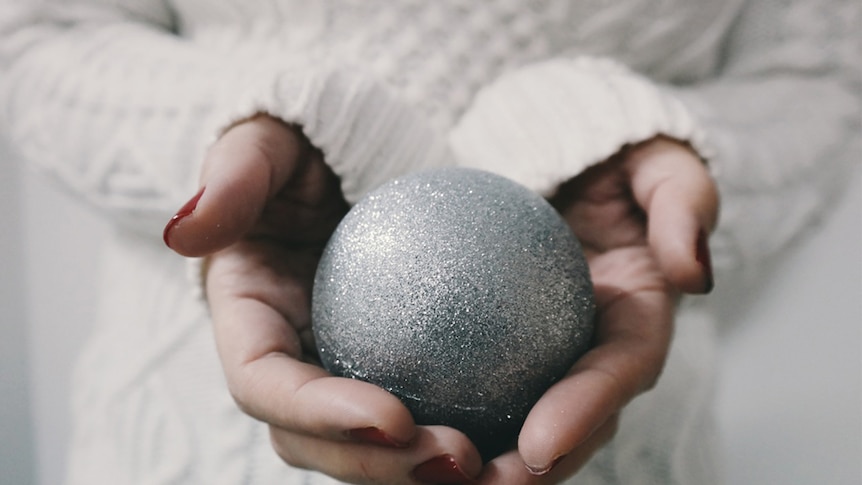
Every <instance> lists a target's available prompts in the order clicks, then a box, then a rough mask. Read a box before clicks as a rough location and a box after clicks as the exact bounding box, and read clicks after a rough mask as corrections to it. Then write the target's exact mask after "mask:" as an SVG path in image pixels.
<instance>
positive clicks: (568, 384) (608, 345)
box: [518, 248, 673, 470]
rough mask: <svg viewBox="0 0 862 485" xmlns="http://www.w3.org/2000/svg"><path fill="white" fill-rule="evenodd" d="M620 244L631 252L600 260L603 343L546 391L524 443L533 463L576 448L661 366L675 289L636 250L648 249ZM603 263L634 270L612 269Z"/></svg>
mask: <svg viewBox="0 0 862 485" xmlns="http://www.w3.org/2000/svg"><path fill="white" fill-rule="evenodd" d="M620 251H622V252H624V253H625V254H623V255H622V256H620V255H616V256H615V255H614V254H606V255H602V256H599V257H597V258H596V261H594V262H593V269H594V270H595V273H596V277H595V281H594V284H595V293H596V300H597V305H598V309H599V318H600V320H599V324H598V326H597V330H596V331H597V335H596V346H595V347H594V348H593V349H592V350H590V351H589V352H588V353H587V354H585V355H584V356H583V357H582V358H581V359H580V360H579V361H578V362H577V363H576V364H575V366H574V367H573V368H572V370H571V371H570V372H569V374H568V375H566V376H565V377H564V378H563V379H562V380H561V381H559V382H558V383H556V384H555V385H554V386H552V387H551V388H550V389H549V390H548V391H547V392H546V393H545V394H544V395H543V396H542V398H541V399H540V400H539V401H538V402H537V403H536V405H535V406H534V407H533V409H532V410H531V411H530V414H529V415H528V416H527V419H526V421H525V423H524V426H523V428H522V430H521V434H520V436H519V439H518V450H519V451H520V453H521V456H522V457H523V459H524V462H525V463H526V464H527V465H529V466H530V467H531V468H532V469H534V470H545V469H547V468H548V467H550V466H551V464H552V463H554V461H555V460H557V459H558V458H559V457H561V456H566V455H568V454H569V453H571V452H572V450H574V449H575V448H576V447H577V446H579V445H580V444H582V443H584V442H585V441H586V440H587V439H588V438H589V437H590V436H591V435H592V434H593V433H594V432H595V431H596V430H597V429H598V428H599V427H600V426H601V425H602V424H603V423H605V422H607V421H608V419H610V417H611V416H612V415H614V414H617V413H618V412H619V411H620V410H621V409H622V408H623V407H624V406H625V405H626V404H628V402H629V401H631V400H632V399H633V398H634V397H635V396H637V395H638V394H640V393H641V392H644V391H645V390H647V389H649V388H650V387H651V386H652V385H654V383H655V382H656V380H657V379H658V376H659V374H660V373H661V370H662V367H663V365H664V360H665V358H666V355H667V351H668V348H669V345H670V339H671V334H672V318H673V315H672V299H671V295H670V293H669V291H668V289H667V288H665V287H662V283H661V282H662V281H663V280H662V279H661V278H660V277H657V276H655V275H654V273H655V272H657V271H658V270H657V269H655V268H649V267H648V266H649V258H645V257H643V255H639V254H637V253H638V252H644V251H647V250H646V249H645V248H631V249H620V250H617V252H620ZM603 265H614V266H619V267H620V268H622V269H629V270H630V271H629V272H628V273H627V272H624V271H617V272H608V271H607V270H606V269H604V268H601V267H602V266H603ZM605 274H613V275H614V276H613V280H610V279H609V278H605V277H604V276H603V275H605ZM649 274H653V276H648V275H649Z"/></svg>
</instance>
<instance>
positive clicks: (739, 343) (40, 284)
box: [0, 153, 862, 485]
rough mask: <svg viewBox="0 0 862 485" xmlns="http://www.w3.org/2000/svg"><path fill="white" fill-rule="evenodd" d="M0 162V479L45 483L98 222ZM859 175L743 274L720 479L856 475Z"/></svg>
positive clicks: (861, 437)
mask: <svg viewBox="0 0 862 485" xmlns="http://www.w3.org/2000/svg"><path fill="white" fill-rule="evenodd" d="M0 167H2V170H0V208H2V211H0V263H2V264H0V484H3V485H7V484H8V485H19V484H20V485H25V484H30V483H33V484H40V485H57V484H59V483H61V481H62V476H63V470H64V453H65V450H64V448H65V445H66V442H67V439H68V433H69V424H68V408H67V406H68V395H69V384H68V378H69V374H70V372H71V368H72V365H73V362H74V359H75V355H76V353H77V351H78V349H79V348H80V346H81V344H82V342H83V341H84V339H85V338H86V335H87V332H88V328H89V322H90V318H91V315H92V313H93V301H94V298H95V294H94V290H93V277H94V272H95V271H96V268H97V252H98V249H99V240H100V235H102V234H104V233H105V231H106V230H107V228H106V227H105V226H104V225H103V223H102V222H101V221H100V220H99V219H98V218H97V217H96V216H95V215H93V214H92V213H90V212H88V211H87V210H85V209H83V208H82V207H80V206H79V205H78V204H77V203H76V202H74V200H73V199H72V198H70V197H69V196H68V195H66V194H64V193H62V192H59V191H57V190H56V189H55V188H54V187H53V186H50V185H49V184H47V183H45V182H44V181H43V180H41V179H39V178H37V177H35V176H33V174H29V173H27V174H22V173H20V171H19V170H16V168H15V166H14V165H13V164H12V163H11V161H10V160H8V157H4V156H3V154H2V153H0ZM860 180H862V178H860V177H859V176H856V177H855V178H854V181H853V184H852V190H851V191H850V193H849V195H848V197H845V198H844V199H843V201H842V204H841V205H840V207H838V208H837V211H836V212H835V213H834V215H833V217H831V218H829V219H828V220H826V221H825V223H824V225H823V226H822V227H820V228H819V230H818V231H817V232H816V233H815V234H814V235H813V236H812V237H810V238H808V239H807V240H806V241H804V243H803V244H801V245H799V246H798V247H796V248H795V249H794V250H793V251H792V253H791V255H790V260H789V261H788V262H786V264H784V265H781V266H780V267H778V268H777V269H776V271H774V272H771V273H770V274H769V275H768V276H765V277H764V278H763V279H762V281H758V282H757V283H758V286H760V287H761V289H762V292H761V293H758V298H756V299H755V298H748V299H745V300H744V303H745V305H743V306H742V307H740V306H739V305H737V304H732V305H729V306H728V307H727V315H728V316H729V317H732V318H733V319H734V320H735V322H734V324H733V327H732V328H731V329H730V330H727V331H726V332H724V335H723V338H724V341H725V345H724V349H723V353H722V356H723V366H722V367H723V369H722V371H723V374H722V379H721V380H720V382H719V400H718V403H719V418H720V423H721V425H722V430H723V434H724V436H723V440H724V443H725V446H724V448H725V455H726V459H727V466H726V473H727V478H728V480H727V482H728V485H748V484H752V485H771V484H780V485H811V484H815V485H859V484H862V468H861V467H862V465H860V463H862V398H860V387H862V356H860V347H862V336H860V327H862V303H860V302H862V182H860ZM94 485H102V484H94ZM106 485H107V484H106ZM111 485H113V484H111ZM118 485H119V484H118ZM692 485H697V484H692Z"/></svg>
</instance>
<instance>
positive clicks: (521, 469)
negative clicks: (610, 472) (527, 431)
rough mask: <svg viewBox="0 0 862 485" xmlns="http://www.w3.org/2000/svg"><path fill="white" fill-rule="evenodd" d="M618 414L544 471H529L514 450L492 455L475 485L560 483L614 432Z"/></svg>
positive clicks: (593, 453) (587, 459) (578, 467)
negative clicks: (492, 457)
mask: <svg viewBox="0 0 862 485" xmlns="http://www.w3.org/2000/svg"><path fill="white" fill-rule="evenodd" d="M618 423H619V419H618V416H616V415H614V416H611V418H610V419H608V420H607V421H606V422H605V423H603V424H602V425H601V426H600V427H599V428H598V429H597V430H596V431H595V432H594V433H593V434H592V435H590V437H589V438H587V440H586V441H584V442H583V443H581V444H580V445H579V446H578V447H577V448H575V449H574V450H572V451H571V452H569V453H568V454H567V455H564V456H560V457H559V458H558V459H557V460H556V461H554V462H553V463H552V466H551V467H550V468H549V469H547V470H531V469H530V468H528V467H527V466H526V465H525V464H524V460H523V459H522V458H521V455H520V454H519V453H518V451H517V450H513V451H510V452H508V453H506V454H504V455H501V456H499V457H497V458H495V459H494V460H493V461H491V462H490V463H488V464H487V465H485V468H484V470H483V471H482V475H481V476H480V477H479V482H478V483H479V484H482V485H485V484H487V485H542V484H548V485H551V484H556V483H560V482H562V481H563V480H565V479H566V478H569V477H571V476H572V475H574V474H575V473H577V472H578V470H580V469H581V468H583V466H584V465H585V464H586V463H587V462H588V461H589V460H590V458H592V457H593V455H595V453H596V452H597V451H598V450H599V449H601V447H602V446H604V445H606V444H607V443H608V442H609V441H610V440H611V439H612V438H613V436H614V434H616V430H617V425H618Z"/></svg>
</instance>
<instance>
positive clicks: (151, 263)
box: [0, 0, 860, 485]
mask: <svg viewBox="0 0 862 485" xmlns="http://www.w3.org/2000/svg"><path fill="white" fill-rule="evenodd" d="M858 26H859V5H858V2H856V1H853V0H751V1H745V0H728V1H724V2H715V1H708V0H666V1H662V2H658V1H654V0H619V1H614V2H606V1H599V0H589V1H573V0H539V1H532V0H489V1H483V2H476V1H472V0H442V1H420V0H400V1H389V0H364V1H349V0H316V1H313V2H309V1H301V0H245V1H239V0H112V1H103V0H55V1H52V0H45V1H31V0H0V128H2V133H3V135H4V137H6V138H7V139H8V141H9V142H10V145H11V147H12V148H13V150H14V151H15V152H16V153H17V154H18V155H20V157H21V158H22V159H23V160H25V161H26V162H27V163H30V164H31V165H32V166H34V167H38V168H39V169H40V170H42V171H43V172H45V173H47V174H48V175H49V176H51V177H53V178H54V179H56V180H58V181H59V182H60V183H61V184H62V185H63V186H64V187H66V188H68V189H69V190H71V191H73V192H74V193H75V194H78V195H79V196H80V197H81V198H82V199H83V200H85V201H87V202H88V203H89V204H91V205H92V206H93V207H94V208H95V209H96V210H99V211H101V212H103V213H104V214H106V216H108V217H110V218H111V219H112V220H113V221H115V222H116V223H117V224H118V226H119V227H120V228H121V229H122V230H121V231H118V233H117V235H116V236H114V237H113V239H112V240H111V241H108V242H106V245H107V246H108V252H107V258H108V260H107V262H106V264H105V273H104V276H103V281H102V285H103V288H104V289H105V293H104V300H103V302H102V305H101V307H100V312H99V322H98V325H97V329H96V331H95V334H94V336H93V338H92V339H91V341H90V343H89V345H88V346H87V348H86V349H85V352H84V355H83V356H82V362H81V364H80V366H79V368H78V372H77V373H76V380H75V386H74V388H75V390H76V397H75V402H74V408H75V414H74V416H75V419H74V424H75V430H76V433H75V438H74V442H73V443H72V447H71V449H72V455H71V458H70V462H71V467H70V475H69V482H70V483H72V484H78V483H81V484H83V483H146V484H161V483H206V484H213V483H215V484H217V483H225V484H240V483H245V484H269V483H290V484H314V485H318V484H331V483H336V482H334V481H332V480H331V479H328V478H326V477H322V476H319V475H316V474H313V473H309V472H305V471H300V470H293V469H290V468H288V467H287V466H285V465H284V464H283V463H281V462H280V461H279V460H278V459H277V457H276V456H275V455H274V453H273V452H272V451H271V449H270V447H269V444H268V437H267V434H266V430H265V428H264V427H263V425H261V424H260V423H257V422H255V421H253V420H251V419H250V418H247V417H245V416H243V415H242V414H241V413H240V412H239V411H238V410H237V409H236V408H235V406H234V405H233V403H232V402H231V399H230V397H229V394H228V393H227V390H226V389H225V386H224V384H223V382H222V377H221V374H220V370H219V366H218V360H217V357H216V355H215V351H214V349H213V346H212V343H211V336H210V335H209V327H208V323H207V315H206V310H205V308H204V307H203V306H202V303H201V302H200V301H199V299H197V298H196V296H195V295H196V289H195V288H191V287H189V285H188V284H187V281H186V279H185V277H184V274H183V273H184V269H183V267H182V266H183V265H182V264H181V263H180V262H179V261H178V260H177V259H176V258H175V257H172V255H170V254H168V253H167V251H165V250H164V249H163V248H162V247H161V246H160V238H159V235H160V233H161V229H162V227H163V225H164V223H165V222H166V221H167V219H168V218H169V217H170V216H171V215H172V213H173V211H174V210H175V209H176V208H178V207H179V206H180V205H181V204H182V203H183V202H184V201H185V200H186V199H188V197H189V196H190V195H191V194H192V193H194V191H195V188H196V184H197V179H198V171H199V164H200V162H201V160H202V159H203V156H204V153H205V150H206V147H207V146H208V144H209V143H211V141H212V140H213V139H214V137H216V136H218V135H219V133H220V132H221V131H222V130H223V129H224V128H225V127H227V126H229V125H230V124H231V123H233V122H235V121H236V120H240V119H243V118H245V117H248V116H251V115H253V114H255V113H258V112H266V113H270V114H272V115H274V116H277V117H280V118H282V119H284V120H285V121H288V122H291V123H296V124H297V125H299V126H301V127H302V129H303V130H304V132H305V134H306V135H307V136H308V138H309V139H310V140H311V141H312V143H313V144H315V145H316V146H317V147H319V148H320V149H321V150H322V151H323V153H324V156H325V159H326V161H327V163H328V164H329V165H330V166H331V167H332V168H333V170H334V171H335V173H336V174H338V175H339V177H340V179H341V183H342V189H343V191H344V193H345V196H346V197H347V199H348V200H349V201H351V202H355V201H356V200H358V199H359V198H360V197H361V196H362V195H363V194H364V193H366V192H368V191H369V190H371V189H373V188H375V187H376V186H378V185H380V184H381V183H383V182H385V181H386V180H388V179H390V178H392V177H395V176H397V175H400V174H403V173H407V172H410V171H414V170H417V169H420V168H424V167H430V166H439V165H447V164H462V165H469V166H476V167H481V168H485V169H488V170H492V171H495V172H498V173H501V174H504V175H506V176H509V177H511V178H513V179H515V180H517V181H519V182H521V183H524V184H525V185H528V186H529V187H531V188H533V189H534V190H537V191H541V192H543V193H546V194H548V193H552V192H553V191H554V190H555V188H556V186H557V185H558V184H559V183H561V182H563V181H565V180H567V179H568V178H571V177H573V176H574V175H576V174H578V173H579V172H580V171H581V170H583V169H584V168H585V167H587V166H589V165H591V164H594V163H597V162H600V161H602V160H604V159H606V158H608V157H610V156H612V155H613V154H614V153H615V152H617V151H618V150H619V149H620V148H621V147H623V146H624V145H626V144H631V143H637V142H640V141H644V140H646V139H648V138H650V137H652V136H654V135H656V134H664V135H668V136H672V137H675V138H678V139H682V140H686V141H689V142H691V143H692V144H693V146H695V147H696V148H697V149H698V150H699V151H700V152H701V155H703V156H704V157H705V158H707V159H708V163H709V164H710V167H711V168H712V169H713V171H714V174H715V176H716V179H717V181H718V183H719V186H720V189H721V193H722V197H723V210H722V214H721V221H720V225H719V228H718V230H717V232H716V234H715V236H714V238H713V248H714V253H713V255H714V258H715V263H716V266H717V268H718V269H719V271H729V270H731V269H734V268H740V267H744V266H748V263H750V262H752V261H756V260H758V259H760V258H762V257H763V256H764V255H765V254H770V253H774V252H775V251H777V250H779V249H781V248H783V247H785V246H786V245H788V244H789V243H790V242H792V241H793V240H795V239H796V238H797V237H798V236H799V234H800V233H801V232H803V229H804V228H805V227H807V226H808V225H809V223H810V222H811V221H812V220H814V219H816V218H817V217H818V215H819V214H822V212H823V211H824V210H825V209H826V208H828V207H829V201H830V200H831V198H832V196H833V194H835V193H837V192H838V190H837V189H838V188H840V187H841V185H842V179H843V175H844V174H845V173H846V171H847V169H848V168H849V167H850V166H851V165H852V164H853V163H855V162H858V154H859V152H858V150H859V137H858V133H859V92H860V85H859V59H860V52H859V38H858V34H857V33H856V32H857V31H858ZM722 278H723V276H722V275H721V274H720V275H718V279H719V280H721V279H722ZM679 319H680V322H681V323H680V325H679V327H680V331H679V332H678V335H677V337H676V342H675V346H674V348H673V350H672V353H671V356H670V360H669V362H668V364H667V370H666V372H665V376H664V377H663V378H662V379H661V381H660V383H659V385H658V387H657V388H656V389H654V390H653V391H651V392H650V393H648V394H647V395H645V396H643V397H641V398H639V399H637V400H635V402H634V403H633V404H632V405H630V406H629V407H628V408H626V412H625V413H624V414H623V416H622V424H621V428H620V432H619V434H618V436H617V438H616V439H615V440H614V442H613V443H612V444H611V445H610V446H608V447H607V448H606V449H604V450H603V451H602V452H600V453H599V455H597V457H596V458H595V459H594V460H593V461H592V462H591V463H590V464H589V465H588V466H587V467H586V468H585V469H584V471H583V472H582V473H581V474H580V476H579V477H580V481H577V483H581V484H583V483H586V484H615V483H625V484H644V485H646V484H663V485H666V484H675V483H687V484H692V483H697V484H709V483H713V482H714V481H715V480H716V477H715V473H714V469H713V466H712V464H711V462H710V460H709V459H708V457H709V455H710V449H711V447H712V446H713V442H712V441H711V440H710V439H709V438H708V437H709V436H711V432H710V431H709V420H708V411H709V398H710V392H711V391H710V390H711V387H710V384H709V383H710V373H711V372H712V357H711V355H712V344H713V342H712V339H713V337H712V332H711V325H712V322H711V321H710V319H709V317H708V315H705V314H703V312H701V311H700V310H698V308H695V307H687V308H685V309H684V310H683V311H682V312H681V314H680V318H679Z"/></svg>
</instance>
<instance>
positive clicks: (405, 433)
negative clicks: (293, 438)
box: [206, 244, 415, 443]
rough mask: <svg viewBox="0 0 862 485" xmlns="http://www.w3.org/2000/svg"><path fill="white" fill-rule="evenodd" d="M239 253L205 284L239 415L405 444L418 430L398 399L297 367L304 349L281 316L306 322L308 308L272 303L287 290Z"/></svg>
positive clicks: (216, 266)
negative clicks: (280, 290)
mask: <svg viewBox="0 0 862 485" xmlns="http://www.w3.org/2000/svg"><path fill="white" fill-rule="evenodd" d="M243 247H244V246H243V245H242V244H240V245H237V246H234V247H232V248H231V249H229V250H227V251H224V252H220V253H218V255H217V256H216V257H213V258H212V259H211V263H210V269H209V273H208V277H207V285H206V288H207V296H208V299H209V302H210V309H211V313H212V320H213V326H214V334H215V339H216V345H217V348H218V351H219V356H220V358H221V362H222V366H223V367H224V373H225V376H226V379H227V384H228V387H229V389H230V391H231V394H232V395H233V396H234V398H235V400H236V401H237V403H238V405H239V406H240V407H241V408H242V409H243V411H245V412H246V413H248V414H250V415H251V416H254V417H255V418H257V419H260V420H262V421H264V422H267V423H271V424H273V425H276V426H279V427H281V428H284V429H287V430H291V431H295V432H297V433H304V434H309V435H316V436H321V437H326V438H328V439H347V438H349V437H350V435H351V433H355V432H356V430H370V429H373V430H377V432H379V433H380V434H381V435H382V436H385V437H387V438H389V439H390V440H391V441H392V442H393V443H408V442H409V441H410V439H411V438H412V436H413V433H414V432H415V427H414V425H413V420H412V417H411V415H410V413H409V411H408V410H407V409H406V408H405V407H404V406H403V405H402V404H401V402H400V401H399V400H398V399H397V398H396V397H395V396H393V395H391V394H390V393H388V392H386V391H385V390H383V389H381V388H379V387H377V386H374V385H372V384H368V383H365V382H361V381H356V380H351V379H342V378H336V377H332V376H331V375H330V374H328V373H327V372H326V371H324V370H323V369H321V368H320V367H317V366H315V365H311V364H308V363H305V362H302V361H301V360H300V359H301V357H302V347H303V346H302V342H301V341H300V337H299V335H298V333H297V331H296V330H295V328H294V327H293V326H292V325H291V324H290V322H289V321H288V320H287V318H286V317H287V316H290V315H297V317H296V318H300V319H304V318H306V317H304V316H302V315H303V314H305V313H307V308H301V309H294V308H291V307H290V304H288V303H279V302H272V301H270V300H278V299H279V297H284V296H287V295H288V294H289V293H290V291H292V290H289V289H287V290H283V294H273V293H270V292H271V291H273V290H271V288H275V287H282V288H284V287H285V286H289V283H286V282H284V281H281V280H278V279H277V278H278V276H277V275H278V274H280V273H281V272H280V271H270V270H268V269H266V268H267V266H266V265H262V267H263V268H264V269H259V270H257V271H258V273H255V272H253V271H254V270H251V269H248V268H247V267H246V264H245V261H246V259H247V258H246V257H245V256H243V255H242V254H234V253H235V252H238V251H240V250H241V249H242V248H243ZM258 252H259V251H258ZM300 286H301V285H300ZM284 300H288V301H289V300H294V299H292V298H284Z"/></svg>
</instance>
